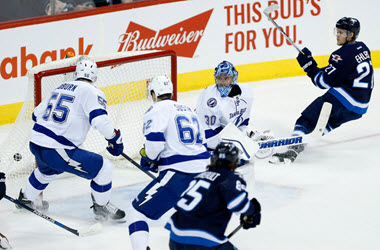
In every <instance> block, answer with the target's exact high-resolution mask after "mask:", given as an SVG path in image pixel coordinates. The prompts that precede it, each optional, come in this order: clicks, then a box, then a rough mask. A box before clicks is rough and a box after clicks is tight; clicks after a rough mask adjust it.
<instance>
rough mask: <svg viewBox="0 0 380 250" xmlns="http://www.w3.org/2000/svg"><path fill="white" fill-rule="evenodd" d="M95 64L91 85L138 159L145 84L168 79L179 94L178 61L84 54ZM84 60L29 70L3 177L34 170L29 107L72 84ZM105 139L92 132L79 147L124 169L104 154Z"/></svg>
mask: <svg viewBox="0 0 380 250" xmlns="http://www.w3.org/2000/svg"><path fill="white" fill-rule="evenodd" d="M85 57H86V58H88V59H90V60H93V61H95V62H96V63H97V65H98V78H97V81H96V82H95V83H94V85H95V86H96V87H97V88H100V89H101V90H102V91H103V92H104V93H105V95H106V98H107V112H108V114H109V116H110V118H111V120H112V122H113V124H114V126H115V127H116V128H119V129H120V130H121V134H122V136H123V142H124V145H125V148H124V153H126V154H127V155H129V156H130V157H132V158H135V157H137V156H138V152H139V150H140V148H141V147H142V146H143V141H144V137H143V134H142V123H143V115H144V112H145V111H146V110H147V109H148V108H149V106H150V105H151V104H152V101H150V100H148V99H147V98H146V97H147V82H148V81H149V79H151V78H152V77H154V76H157V75H163V74H165V75H167V76H169V77H171V79H172V82H173V85H174V96H173V98H174V99H176V93H177V61H176V60H177V58H176V54H175V52H174V51H154V52H151V51H150V52H143V51H140V52H122V53H120V52H119V53H112V54H107V55H100V56H85ZM82 58H83V56H77V57H72V58H67V59H63V60H59V61H53V62H49V63H45V64H41V65H39V66H36V67H34V68H32V69H31V70H29V72H28V79H29V83H28V92H27V97H26V99H25V101H24V104H23V106H22V108H21V111H20V113H19V115H18V116H17V119H16V121H15V123H14V125H13V127H12V129H11V132H10V134H9V136H8V137H7V138H6V139H5V140H4V141H3V143H2V145H1V146H0V171H2V172H5V173H6V174H7V178H9V179H15V178H18V177H21V176H26V175H29V174H30V173H31V172H32V171H33V169H34V168H35V167H36V165H35V160H34V156H33V155H32V154H31V153H30V151H29V137H30V133H31V130H32V127H33V125H34V122H33V121H32V119H31V118H32V113H33V109H34V107H35V106H36V105H38V104H39V103H40V102H41V101H42V100H43V99H45V98H47V97H49V96H50V93H51V91H52V90H54V89H55V88H56V87H58V86H59V85H60V84H62V83H63V82H65V81H70V80H73V77H74V72H75V68H76V66H75V65H76V63H77V62H78V61H79V60H81V59H82ZM106 146H107V141H106V140H105V139H104V137H103V135H102V134H100V133H99V132H98V131H96V130H95V129H92V128H91V129H90V132H89V134H88V135H87V139H86V141H85V142H84V144H83V145H82V146H81V148H84V149H86V150H89V151H92V152H96V153H99V154H101V155H103V156H106V157H107V158H109V159H111V161H112V162H113V163H114V164H115V165H116V166H127V165H128V163H127V161H126V160H123V158H122V157H113V156H111V155H110V154H109V153H108V151H107V150H106Z"/></svg>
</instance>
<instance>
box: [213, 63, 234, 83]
mask: <svg viewBox="0 0 380 250" xmlns="http://www.w3.org/2000/svg"><path fill="white" fill-rule="evenodd" d="M238 75H239V73H238V72H237V70H236V69H235V67H234V65H233V64H232V63H230V62H228V61H223V62H221V63H219V64H218V66H216V68H215V72H214V78H215V82H216V77H217V76H231V77H232V83H233V84H235V83H237V80H238Z"/></svg>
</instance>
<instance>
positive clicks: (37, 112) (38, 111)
mask: <svg viewBox="0 0 380 250" xmlns="http://www.w3.org/2000/svg"><path fill="white" fill-rule="evenodd" d="M50 98H51V97H49V98H45V100H43V101H42V102H40V104H38V106H37V107H35V108H34V111H33V113H32V120H33V121H34V122H37V118H39V117H42V116H43V115H44V114H45V111H46V108H47V106H48V103H49V101H50Z"/></svg>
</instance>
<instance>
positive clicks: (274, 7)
mask: <svg viewBox="0 0 380 250" xmlns="http://www.w3.org/2000/svg"><path fill="white" fill-rule="evenodd" d="M279 8H280V7H279V6H278V4H271V5H270V6H268V7H267V8H266V9H265V10H264V11H263V12H264V15H266V17H267V18H268V20H269V21H271V23H273V25H274V26H275V27H276V28H277V29H278V30H279V31H280V32H281V33H282V34H283V35H284V36H285V37H286V39H287V40H288V41H289V42H290V43H291V44H292V45H293V46H294V48H296V50H298V52H299V53H302V54H303V55H304V53H303V52H302V51H301V50H300V49H299V48H298V46H297V45H296V44H295V43H294V42H293V40H292V39H290V37H289V36H288V35H287V34H286V33H285V32H284V30H283V29H281V27H280V26H278V24H277V23H276V22H275V21H274V20H273V18H271V17H270V16H269V14H270V13H271V12H273V11H276V10H278V9H279Z"/></svg>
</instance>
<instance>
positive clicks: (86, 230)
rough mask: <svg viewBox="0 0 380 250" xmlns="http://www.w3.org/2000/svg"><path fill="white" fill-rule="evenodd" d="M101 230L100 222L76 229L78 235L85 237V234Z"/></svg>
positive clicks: (92, 233)
mask: <svg viewBox="0 0 380 250" xmlns="http://www.w3.org/2000/svg"><path fill="white" fill-rule="evenodd" d="M102 230H103V226H102V224H100V223H96V224H94V225H92V226H90V227H88V228H83V229H80V230H78V234H79V236H80V237H86V236H90V235H94V234H97V233H99V232H100V231H102Z"/></svg>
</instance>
